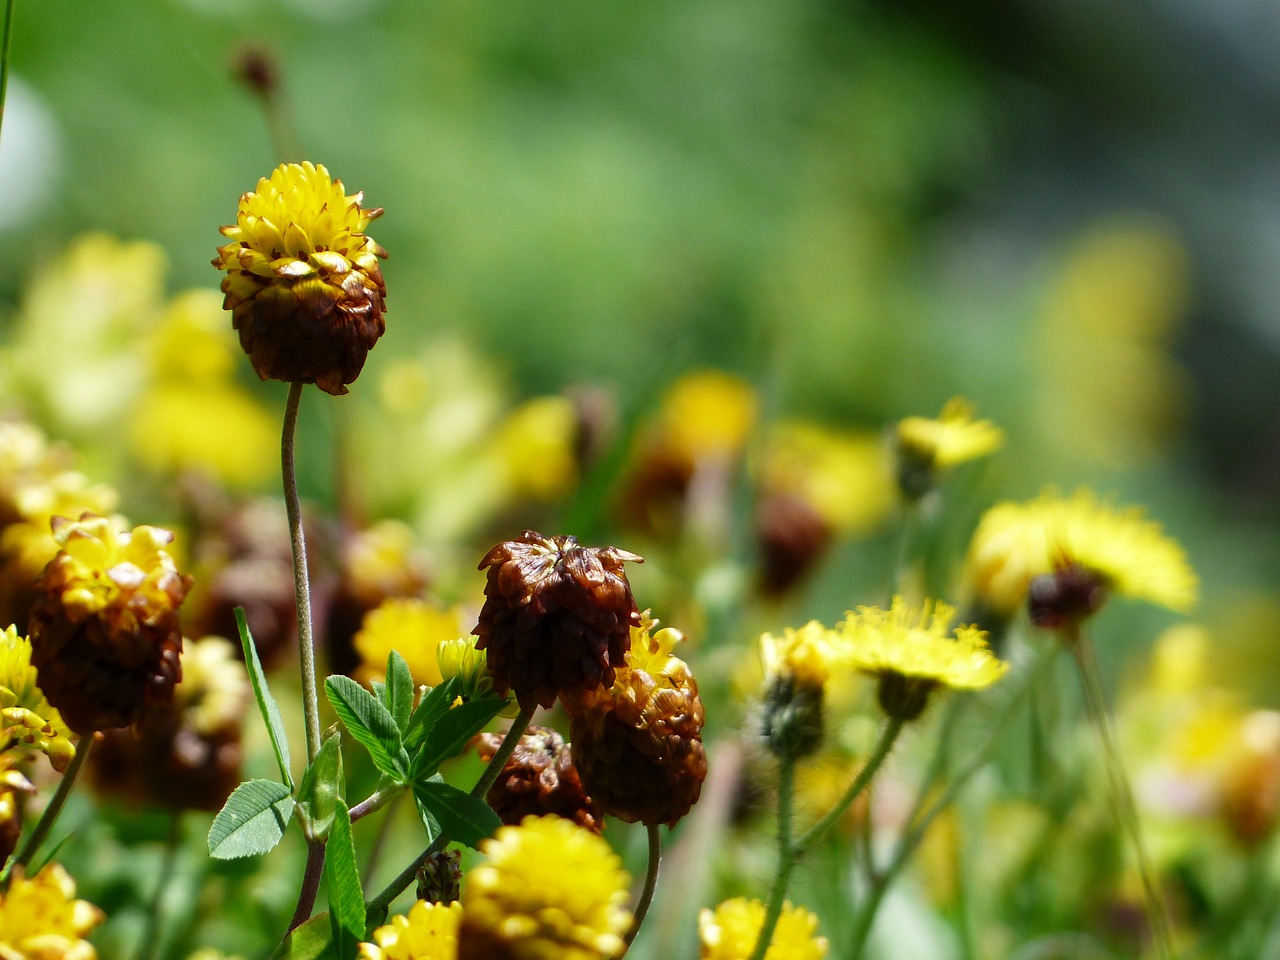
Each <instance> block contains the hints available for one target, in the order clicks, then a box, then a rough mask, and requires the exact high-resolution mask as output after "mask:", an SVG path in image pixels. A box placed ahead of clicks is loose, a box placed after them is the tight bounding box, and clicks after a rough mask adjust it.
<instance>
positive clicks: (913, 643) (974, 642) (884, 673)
mask: <svg viewBox="0 0 1280 960" xmlns="http://www.w3.org/2000/svg"><path fill="white" fill-rule="evenodd" d="M954 613H955V611H954V610H953V609H952V608H951V607H949V606H947V605H946V604H945V603H940V602H929V601H926V602H925V603H924V604H923V605H922V606H921V607H919V608H915V607H912V606H909V605H908V604H907V603H906V601H904V600H903V599H902V598H901V597H894V598H893V603H892V605H891V606H890V608H889V609H888V610H884V609H882V608H880V607H859V608H858V609H857V610H856V611H850V612H849V613H848V614H846V616H845V620H844V621H843V622H842V623H841V624H840V625H839V627H838V628H837V629H838V630H839V631H840V634H841V635H842V636H843V637H844V639H845V640H846V642H847V644H848V647H847V654H848V657H849V663H850V665H851V666H853V667H855V668H856V669H858V670H862V671H863V672H865V673H869V674H872V675H873V676H875V677H876V678H877V679H878V680H879V691H878V693H879V698H880V706H881V707H882V708H883V709H884V711H885V713H887V714H889V716H891V717H897V718H899V719H901V720H914V719H915V718H916V717H918V716H919V715H920V714H921V713H922V712H923V711H924V708H925V706H926V705H927V703H928V699H929V696H930V694H932V693H933V692H934V691H935V690H937V689H939V688H940V687H946V688H950V689H953V690H978V689H981V688H983V687H988V686H990V685H991V684H993V683H995V682H996V681H997V680H999V679H1000V678H1001V677H1002V676H1004V674H1005V671H1007V670H1008V669H1009V665H1008V664H1007V663H1005V662H1004V661H1002V660H999V659H997V658H996V657H995V656H994V655H993V654H992V653H991V651H990V649H989V648H988V647H987V640H986V634H985V633H984V632H983V631H981V630H979V629H977V628H976V627H971V626H959V627H956V628H955V629H954V631H953V630H952V628H951V619H952V616H953V615H954Z"/></svg>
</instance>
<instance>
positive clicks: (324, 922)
mask: <svg viewBox="0 0 1280 960" xmlns="http://www.w3.org/2000/svg"><path fill="white" fill-rule="evenodd" d="M332 956H333V931H332V930H331V929H330V927H329V914H328V913H321V914H318V915H316V916H314V917H312V918H311V919H310V920H308V921H307V922H306V923H304V924H303V925H302V926H300V927H298V928H297V929H296V930H294V931H293V932H292V933H290V934H289V935H288V936H287V937H285V938H284V943H282V944H280V946H278V947H277V948H276V952H275V953H273V954H271V960H320V958H321V957H332Z"/></svg>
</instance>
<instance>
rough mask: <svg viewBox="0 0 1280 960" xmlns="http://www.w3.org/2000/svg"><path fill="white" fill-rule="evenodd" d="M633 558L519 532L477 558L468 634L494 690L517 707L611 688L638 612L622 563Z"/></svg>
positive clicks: (569, 540) (568, 540) (636, 560)
mask: <svg viewBox="0 0 1280 960" xmlns="http://www.w3.org/2000/svg"><path fill="white" fill-rule="evenodd" d="M641 560H642V558H641V557H638V556H636V555H635V554H634V553H628V552H627V551H626V550H619V549H618V548H617V547H583V546H581V545H579V543H578V541H577V540H575V539H574V538H573V537H546V536H543V535H542V534H540V533H535V532H534V531H532V530H526V531H525V532H524V533H523V534H521V536H520V538H519V539H518V540H507V541H504V542H502V543H500V544H498V545H497V546H495V547H494V548H493V549H492V550H490V551H489V552H488V553H487V554H485V557H484V559H483V560H481V561H480V569H481V570H486V569H487V571H488V579H487V582H486V583H485V588H484V595H485V601H484V606H483V607H482V608H481V610H480V617H479V620H478V622H477V623H476V627H475V630H474V631H473V632H474V633H475V635H476V636H477V637H479V640H478V641H477V642H476V647H477V649H480V650H484V651H485V652H486V655H487V657H488V662H489V672H490V673H491V674H493V683H494V688H495V689H496V690H497V691H498V692H499V693H502V694H505V693H506V692H507V691H508V690H513V691H515V695H516V699H517V700H518V701H519V702H520V705H521V706H522V707H525V708H529V707H532V706H533V705H534V704H541V705H542V706H544V707H549V706H551V704H552V703H554V702H555V699H556V697H557V696H559V695H560V694H569V695H576V694H580V693H584V692H586V691H587V690H593V689H596V688H598V687H607V686H609V685H610V684H612V683H613V680H614V671H615V670H616V668H618V667H620V666H622V665H623V664H624V663H625V662H626V655H627V649H628V648H629V647H630V645H631V628H632V627H633V626H639V625H640V611H639V610H638V609H637V608H636V601H635V598H634V597H633V596H632V595H631V585H630V584H629V583H628V582H627V575H626V572H625V571H624V570H623V564H624V563H627V562H633V563H640V562H641Z"/></svg>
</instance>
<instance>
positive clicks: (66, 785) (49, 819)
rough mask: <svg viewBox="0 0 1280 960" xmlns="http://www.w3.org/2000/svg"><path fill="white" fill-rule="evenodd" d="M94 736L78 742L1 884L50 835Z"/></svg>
mask: <svg viewBox="0 0 1280 960" xmlns="http://www.w3.org/2000/svg"><path fill="white" fill-rule="evenodd" d="M93 737H94V735H93V734H90V735H89V736H87V737H83V738H82V739H81V740H80V742H79V743H77V744H76V755H75V758H74V759H73V760H72V761H71V765H70V766H69V767H67V772H66V773H64V774H63V775H62V779H61V780H60V781H59V782H58V789H57V790H56V791H54V794H53V798H52V799H51V800H50V801H49V805H48V806H47V807H45V808H44V812H43V813H41V814H40V819H39V820H37V821H36V826H35V829H34V830H32V831H31V834H30V836H28V837H27V839H26V841H25V842H24V843H23V844H22V847H21V848H20V849H19V850H18V852H17V853H16V854H15V855H14V856H12V857H10V858H9V862H8V863H6V864H5V865H4V870H3V871H0V884H4V883H7V882H8V880H9V875H10V874H11V873H12V872H13V868H14V867H25V866H26V865H27V864H28V863H30V862H31V858H32V857H33V856H35V855H36V851H38V850H39V849H40V844H42V843H43V842H44V839H45V837H47V836H48V835H49V831H50V830H52V829H53V825H54V823H55V822H56V821H57V819H58V814H60V813H62V808H63V806H65V805H66V802H67V797H69V796H71V788H72V787H74V786H75V785H76V778H77V777H79V776H80V770H81V768H83V767H84V763H85V760H87V759H88V758H89V750H90V749H91V748H92V747H93Z"/></svg>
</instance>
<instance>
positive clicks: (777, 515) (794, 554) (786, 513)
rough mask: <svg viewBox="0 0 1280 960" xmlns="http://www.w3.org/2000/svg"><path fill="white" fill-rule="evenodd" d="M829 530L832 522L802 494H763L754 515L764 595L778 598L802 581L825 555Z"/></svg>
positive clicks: (829, 540) (829, 537) (828, 541)
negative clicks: (799, 495) (764, 495)
mask: <svg viewBox="0 0 1280 960" xmlns="http://www.w3.org/2000/svg"><path fill="white" fill-rule="evenodd" d="M832 533H833V531H832V529H831V524H829V523H828V522H827V521H826V520H825V519H824V518H823V517H822V515H821V514H820V513H818V511H817V510H815V509H814V508H813V506H811V505H810V504H809V503H808V501H806V500H804V499H802V498H801V497H797V496H795V495H794V494H790V493H775V494H771V495H769V496H766V497H765V498H764V499H763V500H762V501H761V502H760V504H759V507H758V508H757V515H756V534H757V536H758V537H759V539H760V589H761V590H762V591H763V592H764V594H765V595H766V596H769V597H779V596H782V595H783V594H785V593H787V592H789V591H790V590H792V589H793V588H795V587H796V586H798V585H799V584H800V583H801V582H803V581H804V579H805V578H806V577H808V575H809V574H810V573H812V572H813V569H814V567H816V566H817V565H818V562H819V561H820V560H821V559H822V558H823V556H825V555H826V552H827V548H828V547H830V546H831V538H832Z"/></svg>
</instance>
